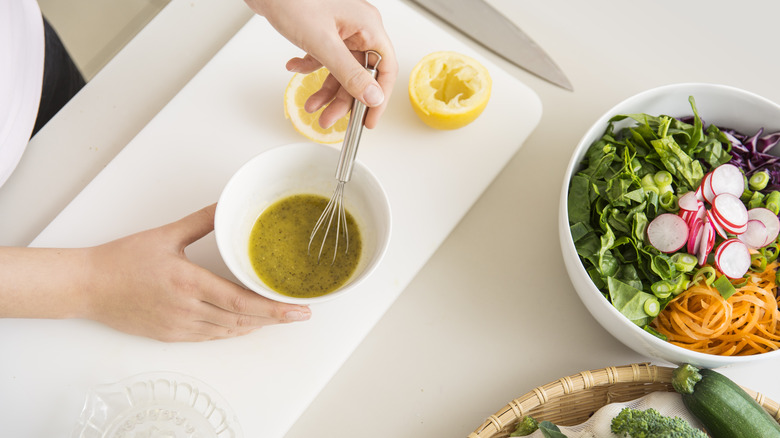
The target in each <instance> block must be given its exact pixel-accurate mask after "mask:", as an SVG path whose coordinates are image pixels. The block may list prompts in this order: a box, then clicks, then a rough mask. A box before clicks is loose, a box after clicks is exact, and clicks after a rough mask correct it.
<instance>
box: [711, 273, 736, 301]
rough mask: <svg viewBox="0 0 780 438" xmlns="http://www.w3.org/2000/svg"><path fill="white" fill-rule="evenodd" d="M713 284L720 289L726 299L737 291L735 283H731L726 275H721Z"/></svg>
mask: <svg viewBox="0 0 780 438" xmlns="http://www.w3.org/2000/svg"><path fill="white" fill-rule="evenodd" d="M712 286H713V287H714V288H715V289H717V290H718V292H719V293H720V296H722V297H723V299H724V300H728V299H729V297H730V296H732V295H734V292H736V291H737V290H736V289H735V288H734V285H733V284H731V281H730V280H729V278H728V277H726V276H725V275H721V276H720V277H718V279H717V280H715V281H713V282H712Z"/></svg>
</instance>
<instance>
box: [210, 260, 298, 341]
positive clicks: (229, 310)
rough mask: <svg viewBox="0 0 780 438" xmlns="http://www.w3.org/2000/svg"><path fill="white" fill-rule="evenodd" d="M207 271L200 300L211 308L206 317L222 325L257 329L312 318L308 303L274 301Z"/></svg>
mask: <svg viewBox="0 0 780 438" xmlns="http://www.w3.org/2000/svg"><path fill="white" fill-rule="evenodd" d="M204 273H205V274H206V275H205V276H204V278H203V279H201V280H200V281H199V283H200V284H201V285H202V288H203V289H202V294H201V298H200V300H201V301H202V302H204V303H207V304H209V306H210V307H209V308H206V309H203V312H204V313H203V315H202V318H201V319H203V320H206V321H209V322H211V323H214V324H217V325H221V326H223V327H236V328H251V327H255V328H256V327H262V326H264V325H269V324H277V323H288V322H295V321H306V320H308V319H309V318H310V317H311V310H310V309H309V307H308V306H301V305H297V304H287V303H281V302H278V301H273V300H270V299H268V298H265V297H263V296H261V295H258V294H256V293H255V292H252V291H250V290H248V289H245V288H243V287H241V286H239V285H237V284H235V283H233V282H232V281H229V280H227V279H224V278H222V277H219V276H216V275H213V274H211V273H210V272H208V271H204Z"/></svg>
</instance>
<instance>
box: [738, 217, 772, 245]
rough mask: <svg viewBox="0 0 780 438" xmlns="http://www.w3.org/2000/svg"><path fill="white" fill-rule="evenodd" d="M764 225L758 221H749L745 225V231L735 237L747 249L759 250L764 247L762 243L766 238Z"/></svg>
mask: <svg viewBox="0 0 780 438" xmlns="http://www.w3.org/2000/svg"><path fill="white" fill-rule="evenodd" d="M768 235H769V234H768V233H767V229H766V225H764V223H763V222H761V221H760V220H758V219H750V220H749V221H748V223H747V230H745V232H744V233H742V234H740V235H739V236H737V239H739V240H741V241H742V242H743V243H744V244H745V245H747V246H748V248H752V249H759V248H763V247H764V246H766V245H765V244H764V243H765V242H766V241H767V237H768Z"/></svg>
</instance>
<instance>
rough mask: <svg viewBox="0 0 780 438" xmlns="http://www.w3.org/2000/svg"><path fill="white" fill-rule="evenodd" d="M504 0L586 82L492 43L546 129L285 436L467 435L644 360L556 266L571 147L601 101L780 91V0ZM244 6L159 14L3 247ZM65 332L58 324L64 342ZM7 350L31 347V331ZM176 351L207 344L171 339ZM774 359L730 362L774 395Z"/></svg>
mask: <svg viewBox="0 0 780 438" xmlns="http://www.w3.org/2000/svg"><path fill="white" fill-rule="evenodd" d="M492 3H493V4H495V5H496V6H497V7H498V8H499V9H500V10H502V11H503V12H504V13H505V14H507V15H508V16H509V17H510V18H511V19H513V20H514V21H515V22H516V23H517V24H518V25H520V26H521V27H522V28H523V29H524V30H525V31H526V32H528V33H529V34H530V35H532V37H533V38H534V39H535V40H536V41H537V42H538V43H539V44H540V45H541V46H542V47H544V48H545V50H547V51H548V53H550V54H551V55H552V56H553V58H554V59H555V61H556V62H557V63H558V64H559V65H561V67H562V68H563V69H564V71H565V72H566V74H567V75H568V76H569V78H570V80H571V82H572V83H573V85H574V88H575V91H574V92H567V91H564V90H562V89H559V88H556V87H554V86H552V85H550V84H548V83H546V82H544V81H542V80H540V79H537V78H536V77H534V76H532V75H530V74H527V73H525V72H524V71H522V70H519V69H516V68H514V67H512V66H510V65H508V64H506V63H504V62H502V61H501V60H498V59H496V58H492V55H490V54H488V53H487V52H483V53H485V56H487V57H488V58H491V59H494V60H495V62H496V63H497V64H498V65H501V66H503V67H505V68H506V69H507V71H508V72H510V74H512V75H514V76H516V77H517V78H519V79H520V80H521V81H522V82H523V83H525V84H527V85H528V86H530V87H531V88H532V89H534V90H535V91H536V93H537V94H538V95H539V96H540V97H541V99H542V102H543V105H544V115H543V117H542V120H541V123H540V124H539V126H538V128H537V129H536V130H535V131H534V133H533V134H532V135H531V136H530V137H529V138H528V140H527V141H526V142H525V144H524V145H523V147H522V148H521V149H520V150H519V152H518V153H517V154H516V155H515V156H514V158H513V159H511V160H510V161H509V163H508V164H507V166H506V167H505V168H504V170H503V171H502V172H501V173H500V175H499V176H498V177H497V178H496V180H495V181H494V182H493V184H492V185H491V186H490V188H489V189H488V190H487V191H486V192H485V193H484V194H483V196H482V197H481V198H480V199H479V201H478V202H477V203H476V204H475V205H474V206H473V208H472V209H471V210H470V212H469V213H468V214H467V215H466V216H465V217H464V218H463V220H462V221H461V222H460V223H459V225H458V226H457V227H456V228H455V229H454V231H453V232H452V233H451V234H450V235H449V237H448V238H447V240H446V241H445V242H444V243H443V245H442V246H441V247H440V248H439V249H438V251H437V252H436V253H435V254H434V256H433V257H432V258H431V259H430V260H429V261H428V263H427V264H426V265H425V267H424V268H423V269H422V271H420V273H419V274H418V275H417V276H416V278H415V279H414V281H413V282H412V283H411V284H410V285H409V286H408V287H407V288H406V290H405V291H404V292H403V294H402V295H401V296H400V298H399V299H398V300H397V301H396V302H395V303H394V304H393V305H392V307H390V309H389V310H388V312H387V313H386V314H385V315H384V317H383V318H382V319H381V320H380V321H379V323H378V324H377V325H376V326H375V327H374V329H373V330H372V332H371V333H370V334H369V335H368V337H366V339H365V340H364V341H363V342H362V343H361V344H360V346H359V347H358V348H357V349H356V350H355V352H354V353H353V354H352V355H351V357H350V358H349V360H347V361H346V362H345V363H344V365H343V366H342V367H341V369H340V370H339V372H338V373H337V374H336V375H335V377H334V378H333V379H332V380H331V381H330V383H328V385H327V386H326V387H325V388H324V390H323V391H322V392H321V393H320V395H319V397H318V398H317V399H316V400H315V401H314V402H313V403H312V405H311V406H310V407H309V409H308V410H307V411H306V412H305V413H304V414H303V415H302V416H301V418H300V419H299V420H298V421H297V423H296V424H295V425H294V426H293V428H292V429H291V430H290V431H289V432H288V433H287V434H286V437H288V438H298V437H309V436H364V435H372V436H377V437H384V436H387V437H397V436H407V437H413V436H419V437H429V436H466V435H468V433H469V432H471V431H472V430H474V429H475V428H476V427H477V426H479V425H480V424H481V423H482V422H483V421H484V419H485V417H486V416H488V415H490V414H492V413H494V412H495V411H496V410H498V409H499V408H500V407H502V406H503V405H504V404H505V403H506V402H508V401H509V400H511V399H512V398H514V397H517V396H519V395H521V394H523V393H525V392H527V391H529V390H530V389H532V388H533V387H536V386H539V385H542V384H545V383H547V382H550V381H552V380H556V379H558V378H560V377H562V376H566V375H570V374H574V373H576V372H579V371H581V370H585V369H593V368H601V367H605V366H610V365H622V364H627V363H631V362H638V361H642V360H644V359H643V358H642V357H639V356H638V355H637V354H635V353H633V352H632V351H631V350H630V349H628V348H627V347H625V346H623V345H622V344H620V343H618V342H617V341H616V340H614V339H613V338H611V336H610V335H609V334H608V333H607V332H606V331H604V330H603V329H601V327H600V325H598V323H597V322H596V321H595V320H594V319H593V318H592V317H590V315H589V314H588V313H587V312H586V311H585V310H584V308H583V307H582V305H581V304H580V302H579V301H578V299H577V297H576V295H575V294H574V291H573V289H572V287H571V283H570V282H569V280H568V278H567V277H566V275H565V272H564V270H563V269H562V267H561V255H560V250H559V245H558V242H557V229H556V220H555V219H556V217H555V216H556V214H557V201H558V200H557V197H558V193H559V191H560V186H561V183H562V181H561V178H562V175H563V171H564V168H565V166H566V163H567V160H568V156H569V154H570V152H571V150H572V149H573V148H574V146H575V145H576V144H577V141H578V140H579V138H580V137H581V136H582V134H583V133H584V132H585V131H586V129H587V128H588V127H589V125H590V124H591V123H592V121H594V120H595V119H596V118H598V117H599V116H600V115H601V113H602V112H603V111H605V110H606V109H608V108H610V107H611V106H613V105H614V104H615V103H617V102H618V101H620V100H622V99H624V98H625V97H628V96H629V95H632V94H634V93H636V92H639V91H642V90H645V89H647V88H651V87H655V86H657V85H662V84H667V83H673V82H689V81H703V82H717V83H723V84H728V85H733V86H737V87H741V88H744V89H747V90H749V91H752V92H755V93H758V94H761V95H763V96H765V97H767V98H769V99H771V100H774V101H780V87H778V81H777V71H780V60H778V57H777V54H776V42H777V34H776V31H775V30H774V21H775V17H777V16H778V13H780V4H777V3H775V2H771V1H750V2H743V3H741V4H740V5H739V6H736V5H734V3H733V2H728V1H711V2H706V3H703V2H675V1H671V0H663V1H659V2H655V3H653V5H652V7H651V6H648V4H646V3H640V2H629V3H627V2H621V1H617V0H613V1H607V0H598V1H592V2H567V1H563V0H550V1H546V2H517V1H512V0H494V1H493V2H492ZM243 8H245V7H244V5H243V4H242V3H241V2H235V3H230V4H228V3H226V2H224V1H217V0H211V1H209V0H201V1H193V2H187V3H182V2H172V4H171V5H170V6H169V7H168V8H166V9H165V10H164V11H163V12H162V13H161V15H160V16H158V18H157V19H155V20H154V21H153V22H152V23H150V25H149V26H147V28H146V29H145V30H144V32H142V33H141V34H140V35H139V37H138V38H136V40H134V41H133V42H132V43H131V44H130V45H128V47H127V48H126V49H125V50H124V51H123V52H122V53H120V54H119V56H118V57H117V58H116V59H115V60H114V61H113V62H112V63H110V64H109V65H108V66H107V67H106V69H105V70H104V71H103V72H102V73H101V74H99V75H98V76H97V77H96V78H95V79H94V80H93V82H92V83H91V84H90V87H88V88H89V89H88V90H85V92H84V93H82V95H80V96H78V97H77V99H75V100H74V101H73V102H72V104H71V105H69V106H68V107H67V109H66V110H65V111H63V112H62V113H61V114H60V115H58V117H57V118H55V120H54V121H53V122H52V123H51V124H50V125H48V126H47V127H46V128H45V129H44V130H43V131H42V132H41V133H40V134H39V135H38V136H37V137H36V138H35V139H34V140H33V142H32V143H31V145H30V146H31V148H29V149H28V152H27V153H26V155H25V157H23V159H22V162H21V163H20V168H19V169H18V171H17V172H16V173H15V174H14V176H12V178H11V179H10V180H9V181H8V183H7V184H6V186H4V187H3V188H2V189H0V243H3V244H27V243H29V242H30V241H31V240H32V239H33V238H34V237H35V236H36V235H37V234H38V233H39V232H40V231H41V230H42V229H43V228H44V227H45V226H46V224H48V223H49V222H50V221H51V220H52V219H53V218H54V217H55V215H56V214H57V213H58V212H59V211H60V210H61V209H62V208H63V207H64V206H66V205H67V204H68V202H69V201H70V200H71V199H72V198H73V197H74V196H75V195H76V194H77V193H78V192H79V191H80V190H81V188H82V187H84V185H86V183H87V182H89V181H90V180H91V178H92V177H93V176H94V175H95V174H97V172H98V171H99V170H100V168H102V166H103V165H104V164H105V163H106V162H108V161H109V160H110V159H111V158H112V157H113V156H114V154H115V153H116V152H117V151H118V150H120V149H121V148H122V147H123V146H124V145H126V144H127V143H128V142H130V140H131V139H132V138H133V137H134V136H135V134H136V133H138V132H139V131H140V130H141V129H142V128H143V127H144V126H145V125H146V123H147V122H148V121H149V120H151V119H152V118H153V117H154V116H155V115H156V114H157V112H158V111H159V110H160V109H161V108H162V107H163V106H164V105H165V104H166V103H167V102H168V101H169V100H170V99H171V98H172V97H173V96H174V95H175V94H176V93H177V92H178V91H179V89H180V88H181V87H182V86H183V85H184V84H185V83H186V82H187V80H188V79H189V78H190V77H192V75H194V74H195V73H196V72H197V71H198V70H199V69H200V67H201V66H202V65H203V64H205V62H207V61H208V60H209V59H210V58H211V56H213V54H214V53H215V52H216V51H217V50H219V48H220V47H221V46H222V45H223V44H224V42H225V41H227V39H228V38H229V37H230V36H232V34H233V32H235V31H236V30H237V29H238V28H240V27H241V25H243V24H244V23H245V22H246V20H247V19H248V17H249V15H248V14H247V12H246V10H245V9H243ZM414 31H415V30H414V29H410V30H409V32H414ZM458 38H460V37H458ZM463 41H465V42H466V43H467V44H471V43H469V42H468V41H466V40H465V39H463ZM473 47H475V49H476V50H481V49H480V48H479V47H478V46H476V45H473ZM397 49H398V50H400V49H402V48H397ZM172 59H175V60H176V62H175V63H174V62H172V61H171V60H172ZM399 82H400V84H401V86H400V87H399V88H398V90H400V91H399V93H403V92H404V90H403V83H404V80H403V78H402V79H401V80H400V81H399ZM130 85H132V86H130ZM139 90H143V91H144V93H140V92H139ZM506 111H512V108H506ZM702 116H703V117H705V118H706V115H702ZM443 158H445V157H443ZM60 163H68V166H67V168H65V166H60ZM44 176H46V177H48V178H45V177H44ZM49 181H52V182H49ZM20 212H21V213H20ZM411 250H412V249H410V251H411ZM59 324H61V322H57V321H52V322H49V323H47V324H44V326H46V327H45V330H46V332H47V333H52V334H53V335H55V336H56V331H57V327H58V326H59ZM10 348H11V351H8V352H6V353H5V354H14V350H13V349H14V348H15V349H18V351H24V350H25V349H26V348H30V346H29V345H26V344H25V343H24V334H21V333H20V334H18V337H17V342H16V344H14V345H13V346H10ZM179 348H183V349H189V348H200V347H196V346H184V347H172V348H171V349H172V350H176V349H179ZM213 348H214V349H220V348H223V347H221V346H220V344H215V346H214V347H213ZM44 353H46V354H55V353H56V354H63V355H65V354H78V353H79V351H78V350H70V351H55V352H51V351H50V352H42V353H41V354H42V356H41V360H45V359H47V358H48V357H49V356H48V355H46V356H44ZM110 353H111V351H110V350H108V351H106V354H107V355H108V354H110ZM165 354H172V353H170V352H167V353H165ZM778 365H780V364H778V363H775V362H764V363H760V364H757V365H753V366H742V367H732V368H728V369H724V370H722V371H723V372H724V373H725V374H727V375H729V376H731V377H732V378H734V379H735V380H736V381H737V382H738V383H740V384H742V385H744V386H747V387H750V388H752V389H755V390H758V391H760V392H763V393H764V394H765V395H766V396H768V397H770V398H772V399H773V400H776V401H777V400H780V382H779V381H778V379H776V378H775V375H774V373H775V370H776V369H777V367H778ZM45 377H46V379H52V380H55V381H56V379H59V378H63V377H65V376H56V375H52V376H45ZM4 378H9V376H4ZM10 378H11V379H13V376H10ZM46 379H43V380H42V382H44V383H45V382H46ZM80 383H82V382H73V383H72V384H73V386H74V391H75V390H76V388H77V387H78V385H79V384H80ZM73 397H76V396H73ZM62 435H67V431H63V434H62Z"/></svg>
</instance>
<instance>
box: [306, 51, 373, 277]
mask: <svg viewBox="0 0 780 438" xmlns="http://www.w3.org/2000/svg"><path fill="white" fill-rule="evenodd" d="M370 55H373V56H374V57H376V62H374V63H373V65H372V64H370V63H369V57H370ZM381 60H382V56H380V55H379V53H377V52H375V51H373V50H368V51H366V59H365V63H364V67H365V68H366V70H368V72H369V73H371V75H372V76H373V77H374V78H376V74H377V66H378V65H379V62H380V61H381ZM367 110H368V108H367V107H366V105H365V104H364V103H363V102H361V101H359V100H357V99H354V101H353V102H352V111H351V113H350V116H349V123H348V125H347V131H346V133H345V134H344V143H343V144H342V146H341V154H340V155H339V161H338V165H337V166H336V180H337V181H338V184H337V185H336V190H334V192H333V196H331V198H330V201H328V205H326V206H325V210H323V212H322V214H321V215H320V218H319V219H318V220H317V223H316V224H315V225H314V229H313V230H312V232H311V235H310V236H309V246H308V251H309V252H311V244H312V242H313V241H314V239H315V237H316V236H317V234H318V233H319V232H320V230H321V229H323V226H324V232H323V236H322V244H321V245H320V251H319V253H318V254H317V263H319V261H320V257H321V256H322V250H323V248H324V247H325V241H326V240H327V238H328V234H330V233H331V229H332V228H333V227H334V226H335V228H336V230H335V236H334V237H335V239H336V241H335V245H334V249H333V261H331V264H333V263H334V262H335V261H336V254H337V253H338V249H339V238H340V235H341V234H342V233H343V234H344V240H345V241H346V244H345V249H344V252H345V253H346V252H347V251H348V250H349V230H348V229H347V214H346V211H345V209H344V185H345V184H346V183H347V182H348V181H349V180H350V178H351V177H352V167H353V165H354V163H355V157H356V156H357V150H358V145H359V143H360V136H361V135H362V133H363V123H364V121H365V118H366V111H367Z"/></svg>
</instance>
